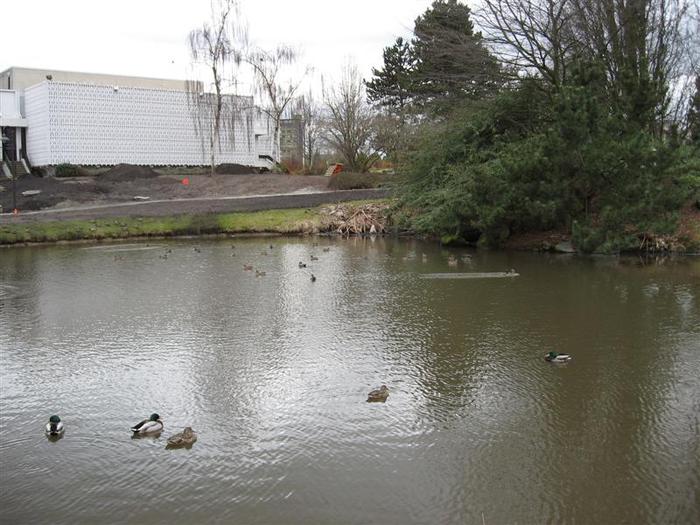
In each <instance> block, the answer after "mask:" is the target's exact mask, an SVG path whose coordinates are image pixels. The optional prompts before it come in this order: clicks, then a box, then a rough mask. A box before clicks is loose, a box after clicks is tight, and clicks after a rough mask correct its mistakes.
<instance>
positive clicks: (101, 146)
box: [0, 68, 274, 167]
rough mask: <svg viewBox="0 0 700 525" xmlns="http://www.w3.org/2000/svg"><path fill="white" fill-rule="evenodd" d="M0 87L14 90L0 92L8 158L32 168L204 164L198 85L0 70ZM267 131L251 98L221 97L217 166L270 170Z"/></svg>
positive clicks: (207, 111) (206, 129) (204, 120)
mask: <svg viewBox="0 0 700 525" xmlns="http://www.w3.org/2000/svg"><path fill="white" fill-rule="evenodd" d="M40 79H41V80H40ZM36 80H40V81H38V82H34V81H36ZM5 85H7V87H8V88H14V89H2V90H0V97H1V98H0V104H2V105H1V106H0V127H2V131H3V133H4V134H5V135H6V136H8V137H9V138H11V141H10V142H11V146H12V148H10V149H12V151H8V152H7V153H8V156H9V157H10V160H19V159H22V158H24V159H26V160H28V161H29V163H30V164H31V165H33V166H51V165H57V164H61V163H70V164H80V165H101V166H105V165H113V164H120V163H127V164H141V165H155V166H157V165H178V166H202V165H208V164H209V162H210V149H211V148H210V140H211V133H212V128H213V125H212V123H213V115H212V113H213V112H212V104H211V103H210V101H211V99H212V96H211V94H207V93H202V92H199V89H197V88H198V87H199V86H197V85H194V89H186V84H185V82H184V81H176V80H165V79H147V78H139V77H119V76H115V75H97V74H89V73H75V72H60V71H58V72H54V71H48V70H29V69H21V68H10V69H9V70H6V71H4V72H2V73H0V86H5ZM6 106H7V108H9V110H6ZM273 129H274V128H273V126H272V123H271V122H270V121H269V119H268V118H267V117H266V116H265V115H264V114H263V113H262V112H260V111H259V110H258V109H257V108H256V107H255V106H254V104H253V98H252V97H239V96H233V95H226V96H225V100H224V114H223V117H222V131H221V133H220V139H219V145H218V147H217V146H215V159H216V163H236V164H242V165H246V166H253V167H270V166H271V165H272V160H273V159H272V157H271V155H272V151H273V148H272V134H273Z"/></svg>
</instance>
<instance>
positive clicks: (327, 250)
mask: <svg viewBox="0 0 700 525" xmlns="http://www.w3.org/2000/svg"><path fill="white" fill-rule="evenodd" d="M323 251H324V252H329V251H331V249H330V248H324V249H323Z"/></svg>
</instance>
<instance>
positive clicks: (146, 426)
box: [131, 414, 163, 434]
mask: <svg viewBox="0 0 700 525" xmlns="http://www.w3.org/2000/svg"><path fill="white" fill-rule="evenodd" d="M161 430H163V422H162V421H161V420H160V416H159V415H158V414H151V417H150V418H148V419H144V420H143V421H141V422H140V423H137V424H136V425H134V426H133V427H131V431H132V432H133V433H134V434H153V433H154V432H160V431H161Z"/></svg>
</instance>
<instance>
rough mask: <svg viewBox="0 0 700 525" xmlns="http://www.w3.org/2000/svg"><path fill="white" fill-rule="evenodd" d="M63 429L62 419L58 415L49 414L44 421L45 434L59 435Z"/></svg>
mask: <svg viewBox="0 0 700 525" xmlns="http://www.w3.org/2000/svg"><path fill="white" fill-rule="evenodd" d="M64 430H65V429H64V427H63V421H61V418H60V417H58V416H51V417H50V418H49V422H48V423H46V434H48V435H49V436H60V435H61V434H63V431H64Z"/></svg>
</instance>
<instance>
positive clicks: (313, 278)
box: [311, 274, 316, 283]
mask: <svg viewBox="0 0 700 525" xmlns="http://www.w3.org/2000/svg"><path fill="white" fill-rule="evenodd" d="M311 282H312V283H315V282H316V276H315V275H314V274H311Z"/></svg>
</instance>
